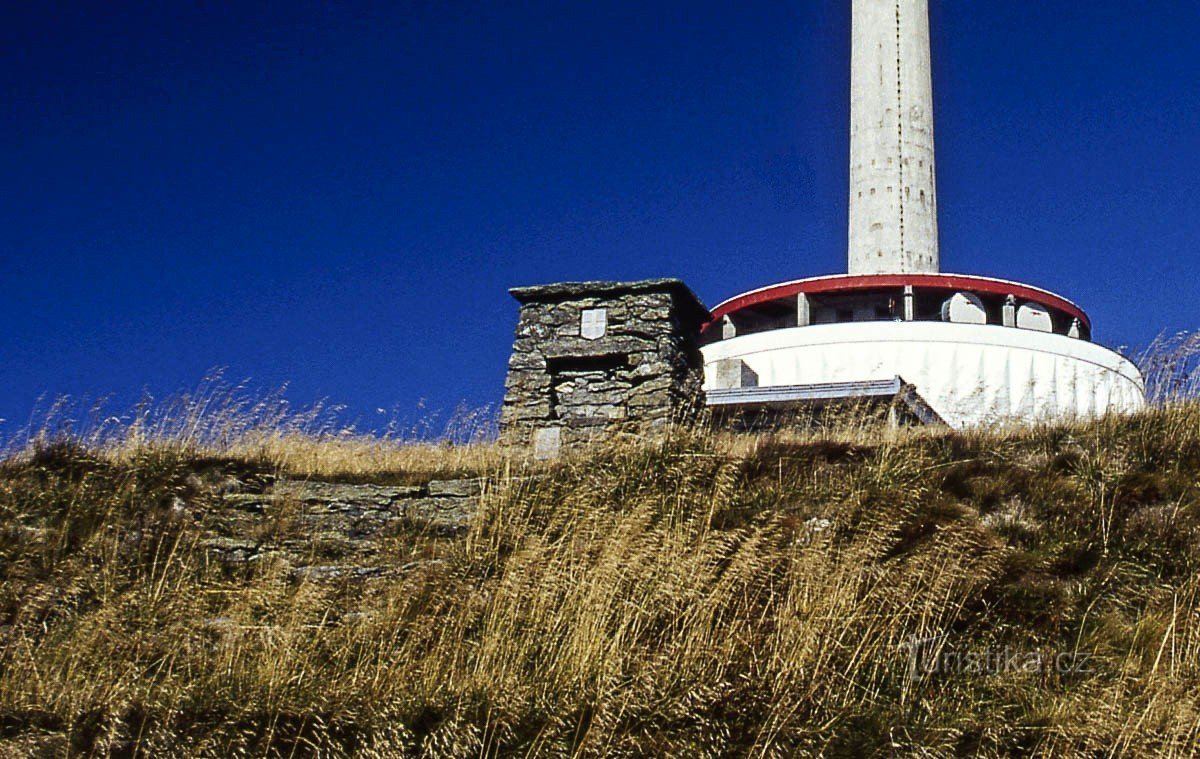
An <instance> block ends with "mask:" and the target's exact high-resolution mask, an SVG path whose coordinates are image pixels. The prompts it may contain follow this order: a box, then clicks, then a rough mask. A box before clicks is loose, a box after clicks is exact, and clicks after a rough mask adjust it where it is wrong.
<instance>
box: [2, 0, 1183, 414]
mask: <svg viewBox="0 0 1200 759" xmlns="http://www.w3.org/2000/svg"><path fill="white" fill-rule="evenodd" d="M22 6H23V7H22ZM849 6H850V2H849V0H818V1H815V2H814V0H788V1H787V2H784V1H782V0H779V1H774V2H766V1H762V2H759V1H756V0H748V1H747V2H740V3H727V2H725V3H717V2H707V1H705V0H689V1H688V2H682V1H680V2H645V1H644V0H643V1H642V2H629V1H626V0H614V1H612V2H596V3H566V2H549V1H541V0H528V1H526V2H511V1H509V2H455V1H454V0H449V1H447V2H425V1H421V2H390V3H378V4H376V3H367V2H341V3H329V2H321V3H318V2H308V1H307V0H292V1H290V2H287V3H258V2H251V1H243V2H211V1H208V0H195V1H194V2H187V3H183V2H155V3H150V2H146V3H127V2H113V3H103V4H101V3H73V2H47V3H24V4H18V3H6V4H4V6H3V9H0V98H2V102H3V103H4V104H5V118H4V119H2V120H0V131H2V139H0V183H2V184H0V230H3V235H2V236H0V326H2V329H0V418H3V419H6V420H8V421H7V422H6V423H5V425H4V429H11V428H12V427H14V426H20V425H23V424H24V423H25V422H26V421H27V420H28V418H29V414H30V411H31V409H32V408H33V407H34V405H35V402H36V401H37V399H38V397H39V396H41V395H43V394H50V395H55V394H59V393H67V394H72V395H75V396H84V395H86V396H97V395H102V394H109V393H111V394H112V395H113V398H114V403H116V404H118V405H120V404H127V403H131V402H132V401H133V400H135V399H136V398H137V397H138V396H139V395H140V394H141V393H142V391H143V390H146V391H149V392H150V393H151V394H153V395H155V396H164V395H168V394H170V393H172V392H174V391H177V390H180V389H185V388H188V387H194V386H195V385H196V384H197V382H198V381H199V380H200V378H201V377H202V376H203V375H204V374H205V373H206V372H207V371H208V370H209V369H211V368H213V367H218V366H220V367H227V373H228V376H230V377H232V378H235V379H241V378H250V379H251V381H252V383H253V385H254V386H256V387H259V388H272V387H276V386H278V385H281V384H283V383H285V382H287V383H289V391H288V396H289V398H291V400H292V401H294V402H295V403H297V404H300V405H304V404H306V403H309V402H312V401H314V400H316V399H318V398H323V397H327V398H329V399H331V400H332V401H334V402H337V403H343V404H346V405H347V406H348V407H349V411H348V413H349V414H350V415H351V416H354V417H360V418H362V419H364V420H367V421H369V420H370V419H371V417H372V415H373V414H374V413H375V409H377V408H386V409H401V410H402V411H403V410H405V409H416V408H417V406H418V402H419V401H420V400H422V399H424V401H425V408H427V409H438V408H441V409H449V408H451V407H453V406H455V405H456V404H457V403H459V402H460V401H466V402H467V403H468V404H470V405H473V406H480V405H484V404H487V403H495V402H498V401H499V399H500V397H501V395H502V392H503V380H504V370H505V361H506V359H507V355H508V351H509V347H510V343H511V336H512V331H513V327H514V326H515V321H516V304H515V302H513V301H512V300H511V299H510V298H509V296H508V295H507V293H506V289H507V288H508V287H510V286H515V285H522V284H533V283H540V282H546V281H554V280H564V279H599V278H612V279H634V278H640V277H647V276H677V277H680V278H682V279H684V280H685V281H686V282H688V283H689V284H690V285H691V286H692V288H693V289H695V290H696V292H697V293H698V294H699V295H700V296H701V298H703V299H704V300H706V301H707V302H709V303H710V304H714V303H716V302H718V301H720V300H723V299H724V298H726V297H728V296H731V295H734V294H737V293H738V292H740V291H743V290H746V289H750V288H753V287H757V286H761V285H765V284H769V283H772V282H776V281H781V280H787V279H793V278H797V277H803V276H810V275H817V274H826V273H836V272H840V271H842V270H843V269H844V267H845V263H844V258H845V240H846V213H847V212H846V182H847V152H848V134H847V128H848V121H849V113H848V109H849V104H848V100H849V97H848V88H849V23H850V19H849V15H850V13H849ZM931 6H932V9H931V15H932V26H933V39H934V86H935V91H936V107H935V118H936V128H937V139H938V150H939V156H938V161H939V164H938V183H939V192H940V199H939V200H940V210H941V248H942V261H943V268H944V269H945V270H948V271H960V272H968V273H978V274H985V275H993V276H1000V277H1005V278H1011V279H1019V280H1023V281H1028V282H1030V283H1032V284H1036V285H1039V286H1043V287H1046V288H1048V289H1052V290H1055V291H1057V292H1061V293H1062V294H1064V295H1066V296H1067V297H1069V298H1071V299H1073V300H1075V301H1077V302H1078V303H1080V304H1081V305H1083V306H1084V308H1086V309H1087V310H1088V311H1089V312H1090V313H1091V315H1092V318H1093V321H1094V322H1095V325H1096V337H1097V339H1098V340H1099V341H1101V342H1103V343H1106V344H1109V345H1113V346H1117V345H1125V344H1140V343H1145V342H1147V341H1149V340H1150V339H1151V338H1152V337H1153V336H1154V335H1155V334H1157V333H1158V332H1160V331H1162V330H1179V329H1187V328H1195V327H1198V326H1200V308H1198V306H1197V304H1198V303H1200V282H1198V279H1197V275H1196V269H1197V266H1196V264H1197V262H1198V252H1200V200H1198V198H1200V119H1198V116H1200V87H1198V86H1197V84H1196V65H1197V63H1196V62H1197V61H1200V4H1196V3H1190V2H1178V0H1169V1H1168V0H1141V1H1140V2H1132V1H1129V2H1118V1H1117V0H1097V1H1096V2H1089V3H1080V2H1078V0H1042V1H1041V2H1036V3H1035V2H996V3H966V2H945V1H942V0H932V2H931Z"/></svg>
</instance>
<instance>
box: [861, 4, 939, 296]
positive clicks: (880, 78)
mask: <svg viewBox="0 0 1200 759" xmlns="http://www.w3.org/2000/svg"><path fill="white" fill-rule="evenodd" d="M852 34H853V36H852V46H853V51H852V61H851V77H850V246H849V271H850V273H851V274H901V273H911V272H921V273H927V272H936V271H938V269H939V266H940V262H939V255H938V230H937V188H936V181H935V171H934V141H933V81H932V74H931V67H930V48H929V4H928V0H853V33H852Z"/></svg>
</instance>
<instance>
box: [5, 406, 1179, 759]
mask: <svg viewBox="0 0 1200 759" xmlns="http://www.w3.org/2000/svg"><path fill="white" fill-rule="evenodd" d="M185 433H186V426H185V427H181V428H180V429H179V430H176V431H175V433H172V434H168V435H162V434H159V435H152V436H144V435H139V434H129V435H126V436H124V437H123V438H122V439H121V440H120V441H119V442H117V443H114V442H112V441H111V440H109V441H107V442H104V443H97V442H94V441H93V442H79V441H78V440H76V441H75V442H72V441H71V439H70V438H69V437H67V438H59V439H55V440H53V441H51V440H47V439H43V440H41V441H40V442H37V441H35V442H34V443H32V444H31V445H30V446H29V447H28V448H27V449H26V450H24V451H21V452H18V453H16V454H14V455H13V456H11V457H10V458H9V459H8V460H7V461H6V462H5V463H3V464H2V465H0V756H8V755H11V756H26V755H45V756H63V755H69V754H78V755H115V756H133V755H142V756H238V755H244V756H264V755H266V756H307V755H325V756H337V755H345V754H355V755H364V756H431V757H434V756H436V757H478V756H496V755H504V756H526V755H530V756H572V755H576V756H630V757H634V756H687V757H692V756H714V757H715V756H730V755H735V756H737V755H746V756H780V757H783V756H803V755H829V756H894V755H927V756H941V755H978V756H1000V755H1026V754H1028V753H1030V752H1034V753H1039V754H1044V755H1058V756H1081V755H1093V756H1099V755H1110V754H1113V755H1123V754H1140V755H1156V756H1189V755H1193V754H1195V753H1196V752H1197V751H1200V578H1198V575H1197V568H1198V566H1200V405H1196V404H1186V403H1182V404H1175V405H1172V406H1169V407H1167V408H1165V409H1160V410H1154V411H1150V412H1147V413H1145V414H1144V415H1141V416H1138V417H1135V418H1129V419H1107V420H1103V421H1100V422H1096V423H1093V424H1087V425H1077V426H1065V427H1053V428H1050V427H1044V428H1030V429H1014V430H1006V431H996V432H991V433H972V434H962V433H953V432H948V431H937V432H930V431H911V432H899V433H893V432H879V431H870V430H850V429H843V430H842V431H827V432H823V433H813V434H808V435H793V436H775V437H771V438H762V439H745V438H743V439H736V438H725V437H722V436H714V435H701V434H692V433H686V432H679V433H677V434H675V435H673V436H672V437H671V438H670V439H668V440H665V441H660V442H657V443H637V442H632V441H626V442H616V443H613V444H610V445H607V446H605V447H597V448H595V449H593V450H590V451H587V452H584V453H582V454H580V455H579V456H577V457H574V458H571V459H568V460H565V461H561V462H558V463H555V464H553V465H535V464H533V463H531V462H528V461H525V460H523V459H521V458H519V457H514V456H512V455H510V454H507V453H505V452H504V451H501V450H499V449H498V448H495V447H489V446H479V445H475V446H470V445H468V446H441V447H438V446H434V447H429V446H411V445H410V446H402V445H395V444H392V443H388V442H386V441H372V440H369V439H362V438H354V439H330V438H328V437H324V438H322V437H314V436H305V435H303V434H300V433H297V432H295V431H291V432H285V433H281V434H279V435H276V436H273V437H269V438H253V437H250V438H245V437H238V436H237V435H233V436H232V437H230V438H229V439H228V440H226V441H225V443H222V444H220V445H218V444H216V443H214V442H213V441H212V440H211V439H209V440H207V441H201V440H198V439H196V438H193V437H189V436H188V435H187V434H185ZM213 472H220V473H221V474H220V476H222V477H232V478H235V479H238V480H240V481H243V482H246V481H253V480H255V478H270V477H272V476H276V475H278V474H281V473H286V474H289V475H293V476H300V477H305V476H320V477H324V478H331V479H351V480H357V481H378V482H388V483H397V482H409V481H419V480H420V479H421V478H422V477H428V476H430V475H435V474H438V475H440V474H448V473H450V474H476V473H477V474H484V475H487V476H489V477H490V478H492V481H493V482H494V487H492V488H491V489H490V490H489V491H488V492H487V493H486V494H485V496H484V499H483V503H482V507H481V511H480V512H479V513H478V514H477V516H476V518H475V521H474V522H473V524H472V526H471V528H470V531H469V532H468V534H467V535H466V536H465V537H441V536H438V535H433V534H421V533H419V532H403V531H402V532H400V533H398V534H396V535H394V536H392V537H390V538H389V539H388V541H389V542H388V543H387V544H386V546H385V547H384V550H382V551H381V552H380V555H379V556H378V557H376V560H377V561H378V562H383V563H384V564H386V565H387V566H388V567H390V569H391V572H390V574H389V575H387V576H386V577H384V578H377V579H361V580H346V579H343V580H339V581H337V582H316V581H311V582H310V581H296V580H295V579H293V577H294V576H293V575H290V574H289V573H288V571H287V560H286V559H284V558H275V559H272V558H270V557H267V558H265V559H264V560H262V561H257V562H248V563H246V564H245V565H243V566H238V567H230V566H227V565H222V564H219V563H216V562H213V561H212V560H211V557H210V556H209V555H208V554H207V553H206V552H205V551H204V550H203V547H202V537H203V530H204V526H205V525H207V524H210V523H211V522H212V520H214V519H218V520H219V519H220V518H221V514H220V513H219V512H220V509H221V508H222V506H221V501H220V500H219V498H217V497H216V496H214V492H215V491H214V489H213V487H212V486H211V480H212V473H213ZM261 529H262V530H264V531H266V532H268V533H270V534H269V535H266V536H265V539H271V540H275V539H283V538H291V539H293V540H295V539H300V540H304V539H309V538H312V536H305V535H304V533H303V529H304V527H303V524H301V523H299V522H297V521H296V520H294V519H291V518H289V513H288V512H287V510H286V509H285V510H283V511H281V512H280V513H279V514H278V515H277V516H274V517H272V518H271V519H270V520H267V521H266V522H265V523H264V525H263V526H262V528H261ZM313 546H314V548H313V550H314V551H315V550H318V548H317V547H316V546H317V541H315V540H313Z"/></svg>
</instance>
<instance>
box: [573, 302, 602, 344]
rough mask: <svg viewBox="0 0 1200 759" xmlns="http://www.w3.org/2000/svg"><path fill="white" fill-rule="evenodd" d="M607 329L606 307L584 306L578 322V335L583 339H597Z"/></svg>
mask: <svg viewBox="0 0 1200 759" xmlns="http://www.w3.org/2000/svg"><path fill="white" fill-rule="evenodd" d="M607 331H608V309H607V308H585V309H584V310H583V315H582V316H581V317H580V322H579V336H580V337H582V338H584V339H585V340H599V339H600V338H602V337H604V333H605V332H607Z"/></svg>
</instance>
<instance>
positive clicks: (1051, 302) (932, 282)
mask: <svg viewBox="0 0 1200 759" xmlns="http://www.w3.org/2000/svg"><path fill="white" fill-rule="evenodd" d="M906 285H912V286H913V287H920V288H930V289H939V290H968V291H971V292H975V293H983V294H986V295H1014V296H1016V297H1017V298H1018V299H1020V300H1028V301H1033V302H1034V303H1038V304H1040V305H1043V306H1047V307H1049V308H1053V309H1057V310H1059V311H1062V312H1064V313H1066V314H1068V315H1070V316H1072V317H1074V318H1076V319H1078V320H1079V321H1080V323H1081V324H1083V325H1084V326H1085V327H1087V328H1088V329H1089V330H1091V328H1092V320H1091V319H1089V318H1088V315H1087V314H1086V313H1084V311H1083V309H1081V308H1080V307H1079V306H1077V305H1075V304H1074V303H1072V302H1071V301H1069V300H1067V299H1066V298H1063V297H1062V296H1060V295H1055V294H1054V293H1052V292H1049V291H1047V290H1042V289H1041V288H1038V287H1033V286H1031V285H1022V284H1020V283H1018V282H1008V281H1006V280H1002V279H991V278H989V277H976V276H971V275H967V274H868V275H861V276H854V275H842V276H835V277H816V278H814V279H801V280H796V281H795V282H784V283H782V284H778V285H771V286H769V287H763V288H760V289H758V290H752V291H750V292H748V293H744V294H742V295H739V296H737V297H735V298H730V299H729V300H727V301H725V302H724V303H722V304H720V305H719V306H717V307H716V308H714V309H713V310H712V315H713V318H712V322H709V324H712V323H713V322H717V321H720V319H721V318H722V317H724V316H728V315H729V314H733V313H737V312H738V311H741V310H742V309H744V308H750V307H751V306H757V305H758V304H760V303H768V302H770V301H773V300H780V299H782V298H787V297H790V296H793V295H799V294H800V293H807V294H810V295H819V294H822V293H836V292H850V291H853V290H877V289H882V288H889V287H905V286H906Z"/></svg>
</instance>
